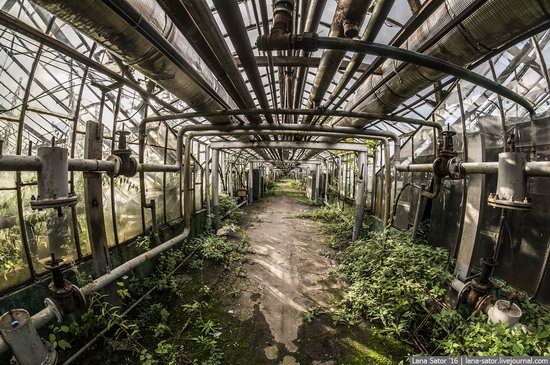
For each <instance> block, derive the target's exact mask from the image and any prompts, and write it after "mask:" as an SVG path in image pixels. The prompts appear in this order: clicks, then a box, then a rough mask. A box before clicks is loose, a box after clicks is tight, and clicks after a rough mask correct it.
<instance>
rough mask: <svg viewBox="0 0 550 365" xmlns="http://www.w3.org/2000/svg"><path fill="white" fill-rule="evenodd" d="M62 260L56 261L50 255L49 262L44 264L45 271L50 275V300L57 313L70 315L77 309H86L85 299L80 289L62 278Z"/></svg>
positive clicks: (53, 256)
mask: <svg viewBox="0 0 550 365" xmlns="http://www.w3.org/2000/svg"><path fill="white" fill-rule="evenodd" d="M62 264H63V260H61V259H56V258H55V255H54V254H53V253H52V256H51V260H50V261H48V262H46V265H45V266H46V269H47V270H48V271H50V272H51V273H52V281H51V282H50V283H49V284H48V291H49V293H50V299H51V300H52V301H53V302H54V303H55V306H56V307H57V309H59V311H60V312H61V313H62V314H64V315H67V314H70V313H73V312H74V311H76V310H77V309H84V308H86V298H85V297H84V295H83V294H82V292H81V291H80V289H79V288H78V287H77V286H76V285H74V284H73V283H71V282H70V281H68V280H65V278H64V277H63V272H62V271H61V268H62Z"/></svg>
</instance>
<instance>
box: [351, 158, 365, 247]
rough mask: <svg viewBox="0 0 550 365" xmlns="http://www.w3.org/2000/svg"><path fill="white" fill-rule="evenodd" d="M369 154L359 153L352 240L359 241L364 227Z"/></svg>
mask: <svg viewBox="0 0 550 365" xmlns="http://www.w3.org/2000/svg"><path fill="white" fill-rule="evenodd" d="M366 164H367V153H366V152H359V158H358V159H357V165H358V169H359V172H358V174H357V181H356V183H357V185H356V187H357V190H356V193H355V224H354V225H353V237H352V240H354V241H355V240H357V239H358V238H359V236H360V234H361V228H362V225H363V215H364V212H365V178H366Z"/></svg>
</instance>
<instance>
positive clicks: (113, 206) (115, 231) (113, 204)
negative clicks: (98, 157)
mask: <svg viewBox="0 0 550 365" xmlns="http://www.w3.org/2000/svg"><path fill="white" fill-rule="evenodd" d="M121 98H122V88H120V89H118V93H117V99H116V105H115V112H114V115H113V133H112V134H111V151H113V150H114V149H115V146H116V131H117V119H118V113H119V111H120V99H121ZM110 180H111V189H110V190H111V191H110V194H109V195H110V199H111V221H112V224H113V235H114V236H115V245H116V246H118V245H119V243H120V242H119V240H118V227H117V226H118V224H117V220H116V202H115V178H114V177H111V178H110Z"/></svg>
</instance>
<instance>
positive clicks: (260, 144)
mask: <svg viewBox="0 0 550 365" xmlns="http://www.w3.org/2000/svg"><path fill="white" fill-rule="evenodd" d="M210 148H212V149H232V148H236V149H243V148H251V149H252V148H287V149H294V150H301V149H308V150H344V151H356V152H367V151H368V150H369V147H368V146H367V145H363V144H359V143H345V142H338V143H330V142H293V141H250V142H240V141H223V142H212V143H210Z"/></svg>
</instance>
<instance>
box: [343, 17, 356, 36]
mask: <svg viewBox="0 0 550 365" xmlns="http://www.w3.org/2000/svg"><path fill="white" fill-rule="evenodd" d="M342 27H343V28H344V35H345V36H346V38H355V37H357V36H359V22H357V21H355V20H351V19H345V20H344V21H343V22H342Z"/></svg>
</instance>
